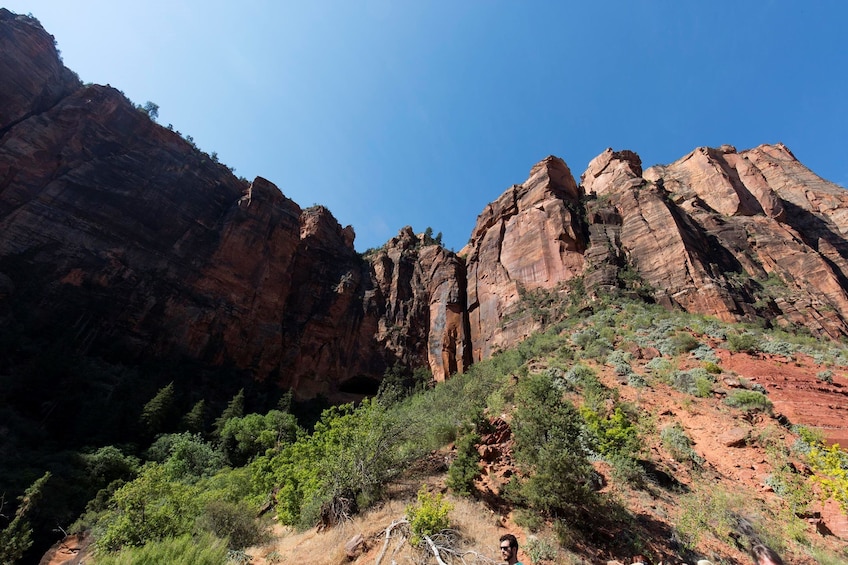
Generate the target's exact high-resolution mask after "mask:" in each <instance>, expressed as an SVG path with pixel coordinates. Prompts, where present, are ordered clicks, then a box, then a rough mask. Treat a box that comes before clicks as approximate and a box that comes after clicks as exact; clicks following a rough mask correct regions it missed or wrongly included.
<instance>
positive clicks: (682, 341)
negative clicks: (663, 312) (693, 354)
mask: <svg viewBox="0 0 848 565" xmlns="http://www.w3.org/2000/svg"><path fill="white" fill-rule="evenodd" d="M671 345H672V349H673V350H674V352H675V353H676V354H677V353H688V352H690V351H692V350H693V349H695V348H696V347H698V345H699V344H698V340H697V339H695V338H694V337H693V336H692V334H689V333H686V332H678V333H676V334H674V336H672V338H671Z"/></svg>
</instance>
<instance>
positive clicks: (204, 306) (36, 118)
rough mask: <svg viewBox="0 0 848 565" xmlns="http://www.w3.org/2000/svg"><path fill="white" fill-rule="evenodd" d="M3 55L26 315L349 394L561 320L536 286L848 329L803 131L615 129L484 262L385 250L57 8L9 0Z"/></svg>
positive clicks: (828, 224)
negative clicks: (261, 164)
mask: <svg viewBox="0 0 848 565" xmlns="http://www.w3.org/2000/svg"><path fill="white" fill-rule="evenodd" d="M0 72H2V76H3V81H2V83H1V84H0V321H2V326H0V327H2V328H5V330H4V331H6V333H7V335H12V334H14V335H38V336H41V338H42V339H47V340H53V342H61V343H63V344H66V346H68V347H70V348H71V349H72V350H74V351H78V352H83V353H86V354H91V355H94V356H101V357H104V358H108V359H115V360H120V361H121V362H127V363H133V362H138V361H139V360H142V359H162V360H167V359H190V360H192V361H194V362H197V363H200V364H201V365H204V366H227V367H234V368H236V369H239V370H242V371H244V372H245V373H248V374H250V375H251V376H252V377H253V378H255V379H257V380H263V381H267V382H273V383H276V384H278V385H279V386H280V387H283V388H286V387H291V388H293V389H295V390H296V392H297V394H298V395H299V396H302V397H312V396H315V395H318V394H327V395H330V396H332V397H333V398H335V399H343V398H354V397H356V396H352V397H351V396H347V394H348V393H351V394H353V395H361V394H369V393H373V392H375V391H376V389H377V386H378V384H379V381H380V378H381V376H382V375H383V373H384V371H385V370H386V369H387V368H389V367H392V366H394V365H395V364H400V365H401V366H403V367H406V368H408V369H411V368H413V367H418V366H429V369H430V370H431V371H432V373H433V375H434V377H435V378H436V379H438V380H441V379H444V378H446V377H448V376H449V375H451V374H452V373H455V372H457V371H463V370H464V369H465V368H467V367H468V365H469V364H470V363H471V362H472V361H479V360H481V359H485V358H487V357H489V356H490V355H491V354H492V353H493V352H495V351H497V350H498V349H503V348H508V347H510V346H512V345H514V344H516V343H517V342H518V341H520V340H521V339H523V338H524V337H526V336H527V335H528V334H529V333H530V332H532V331H534V330H536V329H538V328H539V327H540V326H541V323H542V322H541V321H540V320H539V319H538V318H536V317H534V313H533V311H532V309H530V308H528V307H527V304H528V300H526V298H527V297H528V296H532V295H534V293H543V294H544V293H548V294H553V295H556V296H559V297H560V298H562V299H565V298H566V294H567V293H568V292H569V289H570V288H573V289H581V293H582V294H581V295H580V296H579V298H581V299H589V300H591V299H592V297H594V296H597V295H598V294H599V293H602V292H604V291H609V290H611V289H618V290H619V291H624V292H629V293H632V294H633V295H634V296H642V297H645V298H648V299H651V300H654V301H657V302H660V303H662V304H664V305H666V306H667V307H670V308H681V309H684V310H687V311H690V312H699V313H704V314H710V315H714V316H717V317H719V318H721V319H724V320H751V319H754V318H755V317H762V318H765V319H767V320H770V321H771V322H772V323H775V324H781V325H788V324H799V325H804V326H806V327H808V328H809V329H810V330H811V331H812V332H813V333H815V334H817V335H826V336H830V337H833V338H836V337H839V336H842V335H846V334H848V325H846V324H848V322H846V320H848V294H846V291H848V241H846V235H848V233H846V231H848V196H846V192H845V190H844V189H843V188H841V187H838V186H836V185H834V184H832V183H829V182H827V181H825V180H823V179H821V178H819V177H817V176H816V175H815V174H814V173H812V172H811V171H809V170H808V169H807V168H806V167H804V166H803V165H802V164H801V163H799V162H798V161H797V159H795V157H794V156H793V155H792V153H791V152H790V151H789V150H788V149H787V148H786V147H784V146H782V145H763V146H760V147H757V148H754V149H750V150H747V151H741V152H739V151H736V149H734V148H733V147H730V146H722V147H720V148H715V149H711V148H699V149H696V150H694V151H692V152H691V153H689V154H688V155H686V156H685V157H683V158H682V159H680V160H678V161H676V162H674V163H671V164H669V165H658V166H654V167H651V168H649V169H647V170H645V171H643V169H642V163H641V160H640V158H639V156H638V155H637V154H636V153H634V152H631V151H613V150H611V149H608V150H606V151H604V152H603V153H602V154H601V155H599V156H598V157H597V158H595V159H593V160H592V162H591V163H589V166H588V169H587V170H586V171H585V172H584V173H583V175H582V176H581V181H580V183H578V182H576V181H575V179H574V177H573V176H572V173H571V171H570V170H569V167H568V166H567V165H566V163H565V162H564V161H563V160H561V159H559V158H557V157H547V158H546V159H544V160H542V161H541V162H539V163H538V164H536V165H535V166H534V167H533V168H532V169H531V171H530V175H529V178H528V179H527V180H526V181H525V182H523V183H522V184H519V185H514V186H512V187H510V188H509V189H508V190H507V191H506V192H504V193H503V194H502V195H501V196H500V197H499V198H497V199H496V200H495V201H493V202H492V203H491V204H490V205H489V206H487V207H486V209H485V210H484V211H483V212H482V213H481V214H480V216H479V217H478V219H477V223H476V226H475V227H474V229H473V231H472V233H471V239H470V243H469V245H468V246H467V247H466V248H465V249H464V250H463V251H462V252H461V255H462V256H464V257H465V261H463V260H462V259H461V258H460V257H459V256H457V255H455V254H453V253H451V252H449V251H447V250H445V249H444V248H442V247H441V246H440V245H434V244H433V243H434V242H433V241H429V240H428V239H427V237H426V236H424V235H416V234H415V233H413V231H412V230H411V228H403V229H402V230H401V231H400V233H399V234H398V236H397V237H395V238H393V239H392V240H390V241H389V242H388V243H387V244H386V245H385V246H383V248H381V249H379V250H377V251H376V252H374V253H371V254H369V255H368V256H367V257H362V256H360V255H359V254H358V253H356V252H355V250H354V247H353V240H354V232H353V229H352V228H351V227H350V226H348V227H344V228H343V227H342V226H340V225H339V224H338V222H337V221H336V220H335V218H333V216H332V214H331V213H330V212H329V211H328V210H326V209H325V208H323V207H320V206H317V207H313V208H309V209H306V210H303V209H301V208H300V207H299V206H298V205H297V204H296V203H294V202H292V201H291V200H290V199H288V198H286V197H285V196H284V195H283V194H282V193H281V192H280V191H279V189H278V188H277V187H275V186H274V185H273V184H272V183H271V182H269V181H267V180H265V179H262V178H256V179H255V180H254V181H253V182H247V181H246V180H244V179H237V178H235V177H234V176H233V175H232V174H231V172H230V171H229V170H228V169H227V168H226V167H225V166H223V165H221V164H219V163H217V162H216V161H215V160H214V159H212V158H211V157H210V156H208V155H206V154H205V153H203V152H202V151H200V150H198V149H197V148H196V147H195V146H194V145H193V144H192V143H190V142H188V141H186V140H184V139H183V138H182V137H181V136H180V135H179V134H178V133H175V132H172V131H169V130H168V129H166V128H163V127H161V126H159V125H157V124H156V123H155V122H153V121H152V120H151V119H150V118H149V116H148V115H147V114H146V113H145V112H143V111H141V110H139V109H138V108H137V107H135V106H134V105H133V104H132V103H130V102H129V101H128V100H127V99H126V98H125V97H124V96H123V95H122V94H121V93H120V92H119V91H117V90H115V89H113V88H111V87H104V86H97V85H87V86H84V85H82V84H81V83H80V82H79V80H78V79H77V78H76V76H75V75H74V74H73V73H72V72H71V71H69V70H68V69H66V68H65V67H64V66H63V65H62V63H61V60H60V59H59V57H58V54H57V52H56V49H55V47H54V43H53V39H52V37H51V36H50V35H49V34H47V32H45V31H44V30H43V29H42V28H41V27H40V25H39V24H38V23H37V21H35V20H34V19H32V18H28V17H23V16H16V15H14V14H12V13H10V12H8V11H7V10H0ZM57 321H61V323H57Z"/></svg>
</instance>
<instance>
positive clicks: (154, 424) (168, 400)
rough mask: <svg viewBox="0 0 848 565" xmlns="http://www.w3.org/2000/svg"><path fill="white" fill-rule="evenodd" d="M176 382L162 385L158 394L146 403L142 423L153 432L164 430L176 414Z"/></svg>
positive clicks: (142, 412)
mask: <svg viewBox="0 0 848 565" xmlns="http://www.w3.org/2000/svg"><path fill="white" fill-rule="evenodd" d="M175 407H176V404H175V399H174V383H173V381H172V382H170V383H168V385H166V386H164V387H162V388H161V389H160V390H159V392H157V393H156V395H155V396H154V397H153V398H151V399H150V401H148V402H147V404H145V405H144V408H143V409H142V411H141V423H142V424H143V425H144V426H145V428H146V429H147V431H149V432H150V433H152V434H155V433H159V432H161V431H163V430H164V428H165V426H166V424H168V423H169V421H170V420H171V418H172V417H173V415H174V409H175Z"/></svg>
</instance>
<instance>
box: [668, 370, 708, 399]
mask: <svg viewBox="0 0 848 565" xmlns="http://www.w3.org/2000/svg"><path fill="white" fill-rule="evenodd" d="M713 382H714V381H713V377H712V375H710V374H709V373H708V372H707V371H706V370H704V369H701V368H695V369H690V370H689V371H678V372H677V373H676V374H675V375H674V378H673V379H672V383H671V384H672V386H674V388H676V389H677V390H679V391H680V392H685V393H687V394H691V395H692V396H697V397H699V398H707V397H709V396H710V395H711V394H712V387H713Z"/></svg>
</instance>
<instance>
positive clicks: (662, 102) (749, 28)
mask: <svg viewBox="0 0 848 565" xmlns="http://www.w3.org/2000/svg"><path fill="white" fill-rule="evenodd" d="M3 5H4V6H5V7H6V8H8V9H10V10H12V11H13V12H17V13H23V14H26V13H32V14H33V15H34V16H35V17H37V18H38V19H39V20H40V21H41V23H42V25H43V26H44V27H45V28H46V29H47V31H48V32H50V33H51V34H53V35H54V36H55V38H56V40H57V42H58V46H59V49H60V50H61V52H62V56H63V59H64V61H65V64H66V65H67V66H68V67H70V68H71V69H73V70H74V71H76V72H77V73H78V74H79V75H80V78H81V79H82V80H83V81H84V82H94V83H98V84H111V85H112V86H114V87H116V88H119V89H120V90H122V91H124V93H125V94H126V95H127V96H128V97H129V98H130V99H131V100H132V101H133V102H135V103H138V104H143V103H144V102H146V101H148V100H150V101H153V102H155V103H157V104H159V106H160V110H159V120H158V121H159V122H160V123H161V124H163V125H165V124H169V123H170V124H173V126H174V128H175V129H177V130H179V131H181V132H182V133H183V134H187V135H191V136H193V137H194V141H195V143H196V144H197V145H198V146H199V147H200V148H201V149H203V150H204V151H207V152H209V153H211V152H213V151H215V152H217V153H218V156H219V159H220V160H221V161H222V162H223V163H225V164H227V165H229V166H231V167H234V168H235V169H236V175H239V176H245V177H247V178H248V179H253V177H255V176H263V177H265V178H267V179H268V180H270V181H272V182H273V183H275V184H276V185H277V186H279V187H280V189H281V190H282V191H283V193H284V194H285V195H286V196H288V197H289V198H291V199H293V200H294V201H295V202H297V203H298V204H300V205H301V206H302V207H307V206H311V205H313V204H323V205H325V206H327V207H328V208H329V209H330V210H331V211H332V212H333V214H334V215H335V217H336V218H337V219H338V220H339V222H340V223H341V224H342V225H347V224H351V225H353V227H354V229H355V231H356V234H357V238H356V248H357V249H358V250H360V251H362V250H364V249H366V248H368V247H375V246H379V245H382V244H383V243H384V242H385V241H386V240H387V239H389V238H390V237H393V236H394V235H396V234H397V232H398V230H399V229H400V228H401V227H403V226H405V225H411V226H412V227H413V228H414V229H415V230H416V231H419V232H420V231H423V230H424V229H425V228H426V227H428V226H430V227H432V228H433V230H434V233H438V232H443V234H444V239H443V241H444V243H445V245H446V246H447V247H449V248H454V249H455V250H457V251H458V250H459V249H460V248H461V247H462V246H463V245H465V243H466V242H467V241H468V237H469V235H470V233H471V230H472V228H473V227H474V222H475V220H476V217H477V214H479V213H480V212H481V211H482V210H483V207H484V206H485V205H486V204H487V203H489V202H491V201H492V200H494V199H495V198H497V197H498V196H499V195H500V194H501V193H502V192H503V191H504V190H505V189H506V188H508V187H509V186H510V185H512V184H514V183H520V182H522V181H524V179H525V178H526V177H527V174H528V172H529V170H530V167H531V166H532V165H533V164H534V163H536V162H537V161H539V160H541V159H543V158H544V157H546V156H547V155H550V154H553V155H557V156H559V157H562V158H563V159H565V161H566V162H567V163H568V164H569V166H570V168H571V170H572V173H573V174H574V176H575V178H578V179H579V176H580V174H581V173H582V172H583V171H584V170H585V168H586V165H587V164H588V162H589V161H590V160H591V159H592V158H593V157H594V156H596V155H597V154H599V153H600V152H602V151H603V150H604V149H605V148H607V147H612V148H614V149H616V150H620V149H631V150H633V151H636V152H637V153H639V155H640V156H641V157H642V161H643V165H644V166H645V167H646V168H647V167H648V166H650V165H653V164H656V163H669V162H671V161H674V160H676V159H678V158H679V157H682V156H683V155H685V154H686V153H688V152H689V151H691V150H692V149H694V148H695V147H698V146H702V145H709V146H718V145H721V144H724V143H729V144H732V145H735V146H736V147H737V148H738V149H740V150H741V149H746V148H750V147H754V146H756V145H759V144H761V143H777V142H783V143H785V144H786V145H787V146H788V147H789V148H790V149H791V150H792V151H793V152H794V153H795V156H796V157H798V158H799V159H800V160H801V161H802V162H804V163H805V164H806V165H807V166H808V167H810V168H811V169H813V170H814V171H815V172H817V173H818V174H819V175H821V176H823V177H824V178H826V179H828V180H831V181H834V182H837V183H839V184H841V185H843V186H848V110H846V104H848V92H846V85H847V84H848V42H846V39H845V35H846V25H845V24H846V22H848V2H844V1H843V0H838V1H836V0H833V1H826V2H825V1H816V0H809V1H807V2H797V1H785V2H784V1H768V0H758V1H756V2H755V1H753V0H751V1H741V2H735V3H720V2H695V1H681V0H669V1H653V2H649V1H637V0H631V1H613V0H606V1H604V2H592V1H587V0H582V1H579V2H567V1H564V0H561V1H550V2H541V1H527V0H514V1H511V2H506V1H498V0H486V1H483V0H479V1H477V0H450V1H447V0H444V1H443V0H410V1H405V0H374V1H371V0H338V1H321V0H297V1H286V0H242V1H240V2H221V1H217V0H202V1H200V0H198V1H195V0H168V1H160V0H147V1H145V2H132V3H130V2H126V1H124V0H77V1H75V2H70V1H68V0H6V1H5V2H4V3H3Z"/></svg>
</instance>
